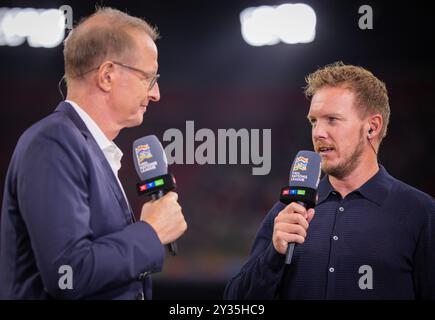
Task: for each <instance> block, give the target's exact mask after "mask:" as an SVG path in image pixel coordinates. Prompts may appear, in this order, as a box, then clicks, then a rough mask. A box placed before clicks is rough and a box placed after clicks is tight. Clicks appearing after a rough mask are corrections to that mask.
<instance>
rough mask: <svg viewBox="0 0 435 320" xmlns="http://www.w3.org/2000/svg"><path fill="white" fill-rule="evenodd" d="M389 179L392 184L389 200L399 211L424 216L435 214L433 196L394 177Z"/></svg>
mask: <svg viewBox="0 0 435 320" xmlns="http://www.w3.org/2000/svg"><path fill="white" fill-rule="evenodd" d="M389 179H390V182H391V190H390V197H389V198H390V199H391V201H392V202H393V203H394V204H395V206H397V207H398V209H400V210H405V211H410V212H416V213H420V214H423V215H424V216H427V214H431V215H433V214H435V199H434V198H433V197H432V196H431V195H429V194H427V193H425V192H423V191H421V190H419V189H417V188H415V187H413V186H411V185H409V184H407V183H405V182H403V181H400V180H399V179H396V178H394V177H392V176H390V177H389Z"/></svg>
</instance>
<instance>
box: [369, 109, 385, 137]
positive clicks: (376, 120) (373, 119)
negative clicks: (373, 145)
mask: <svg viewBox="0 0 435 320" xmlns="http://www.w3.org/2000/svg"><path fill="white" fill-rule="evenodd" d="M383 123H384V122H383V119H382V116H381V115H380V114H375V115H371V116H369V117H368V125H369V128H368V129H367V132H370V133H368V138H369V139H374V138H376V137H377V138H379V133H380V132H381V129H382V126H383Z"/></svg>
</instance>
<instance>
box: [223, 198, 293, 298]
mask: <svg viewBox="0 0 435 320" xmlns="http://www.w3.org/2000/svg"><path fill="white" fill-rule="evenodd" d="M284 207H285V205H284V204H282V203H276V204H275V205H274V206H273V208H272V209H271V210H270V211H269V213H268V214H267V216H266V218H265V219H264V221H263V223H262V225H261V227H260V229H259V230H258V232H257V236H256V238H255V241H254V244H253V246H252V249H251V253H250V256H249V258H248V261H247V263H246V264H245V265H244V266H243V267H242V269H241V271H240V272H239V273H238V274H237V275H236V276H235V277H233V278H232V279H231V280H230V281H229V282H228V284H227V286H226V288H225V293H224V298H225V299H230V300H244V299H254V300H257V299H274V298H275V297H276V296H277V292H278V288H279V285H280V281H281V278H282V275H283V273H284V261H285V256H284V255H282V254H280V253H278V252H277V251H276V250H275V248H274V246H273V244H272V234H273V225H274V219H275V217H276V216H277V215H278V213H279V212H280V211H281V210H282V209H284Z"/></svg>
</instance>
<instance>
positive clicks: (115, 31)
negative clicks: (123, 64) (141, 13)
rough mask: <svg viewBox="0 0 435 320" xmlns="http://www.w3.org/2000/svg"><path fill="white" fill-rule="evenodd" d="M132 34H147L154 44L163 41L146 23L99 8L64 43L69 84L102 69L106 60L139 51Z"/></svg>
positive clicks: (121, 13)
mask: <svg viewBox="0 0 435 320" xmlns="http://www.w3.org/2000/svg"><path fill="white" fill-rule="evenodd" d="M91 21H92V22H95V23H91ZM131 30H139V31H144V32H145V33H146V34H147V35H149V36H150V37H151V39H152V40H153V41H155V40H157V38H158V37H159V34H158V31H157V29H156V28H155V27H152V26H150V25H149V24H148V23H147V22H146V21H144V20H142V19H140V18H136V17H132V16H130V15H128V14H126V13H124V12H121V11H119V10H116V9H112V8H97V11H96V12H95V13H94V14H92V15H91V16H89V17H87V18H85V19H84V20H82V21H81V22H80V23H79V24H78V25H77V26H76V27H75V28H74V29H73V30H72V31H71V32H70V33H69V35H68V37H67V38H66V39H65V41H64V50H63V55H64V62H65V78H66V80H67V82H68V80H71V79H74V78H79V77H81V76H83V75H84V74H85V73H86V72H88V71H90V70H92V69H93V68H96V67H98V66H99V64H100V63H102V62H103V61H104V59H106V58H119V57H122V56H123V55H124V54H126V53H127V52H130V51H131V49H133V48H134V47H135V42H134V39H133V37H132V35H131V33H130V32H129V31H131Z"/></svg>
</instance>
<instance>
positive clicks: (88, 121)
mask: <svg viewBox="0 0 435 320" xmlns="http://www.w3.org/2000/svg"><path fill="white" fill-rule="evenodd" d="M65 102H67V103H69V104H70V105H71V106H72V107H73V108H74V110H75V111H76V112H77V113H78V114H79V116H80V118H81V119H82V120H83V122H84V123H85V125H86V127H87V128H88V130H89V132H90V133H91V134H92V136H93V137H94V139H95V141H96V142H97V144H98V146H99V147H100V149H101V150H102V151H103V154H104V157H105V158H106V160H107V162H109V165H110V167H111V168H112V171H113V174H114V175H115V177H116V180H118V184H119V186H120V188H121V191H122V193H123V195H124V198H125V200H126V201H127V204H128V199H127V196H126V195H125V192H124V188H123V187H122V184H121V181H120V180H119V178H118V171H119V169H121V159H122V156H123V153H122V151H121V150H120V149H119V148H118V146H117V145H116V144H115V143H114V142H113V141H110V140H109V139H107V137H106V136H105V135H104V133H103V131H101V129H100V128H99V127H98V125H97V124H96V123H95V121H94V120H92V118H91V117H90V116H89V115H88V114H87V113H86V112H85V111H84V110H83V109H82V108H81V107H80V106H79V105H78V104H77V103H75V102H74V101H71V100H65Z"/></svg>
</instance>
